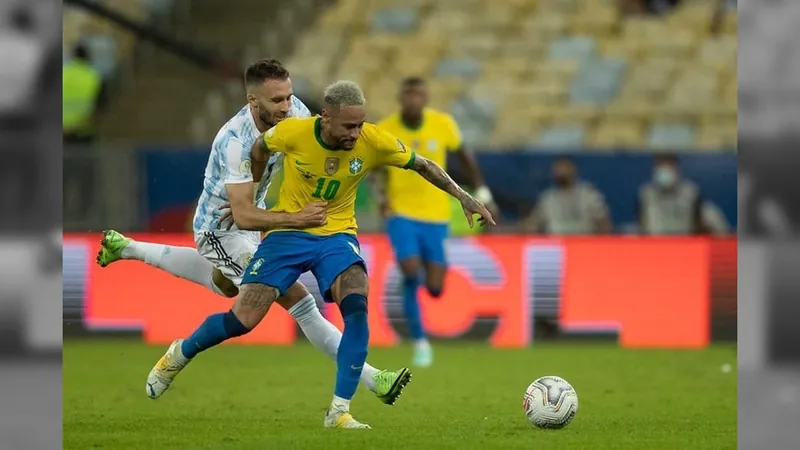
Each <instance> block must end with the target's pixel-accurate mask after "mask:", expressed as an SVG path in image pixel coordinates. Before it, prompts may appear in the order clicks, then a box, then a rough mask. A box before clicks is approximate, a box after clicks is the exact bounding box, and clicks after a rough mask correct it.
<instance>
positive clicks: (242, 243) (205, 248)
mask: <svg viewBox="0 0 800 450" xmlns="http://www.w3.org/2000/svg"><path fill="white" fill-rule="evenodd" d="M194 242H195V244H197V251H198V252H199V253H200V254H201V255H203V257H204V258H205V259H207V260H209V261H211V263H212V264H214V267H216V268H218V269H219V270H220V271H221V272H222V274H223V275H225V277H226V278H228V279H229V280H231V281H233V284H235V285H236V287H239V286H240V285H241V284H242V276H244V271H245V269H247V266H248V265H249V264H250V260H251V259H252V258H253V254H255V252H256V249H258V244H260V243H261V233H259V232H258V231H201V232H200V233H198V234H196V235H195V236H194Z"/></svg>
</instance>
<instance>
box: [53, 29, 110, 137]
mask: <svg viewBox="0 0 800 450" xmlns="http://www.w3.org/2000/svg"><path fill="white" fill-rule="evenodd" d="M62 80H63V83H64V88H63V91H62V98H63V104H64V107H63V116H62V126H63V130H64V143H65V144H82V143H91V142H93V141H94V138H95V115H96V114H97V112H98V107H99V106H100V104H101V99H102V92H103V76H102V74H101V73H100V71H98V70H97V69H95V68H94V66H92V62H91V58H90V56H89V49H88V48H87V47H86V46H85V45H83V44H78V45H77V46H76V47H75V50H74V52H73V54H72V58H71V60H70V61H68V62H67V63H65V64H64V68H63V73H62Z"/></svg>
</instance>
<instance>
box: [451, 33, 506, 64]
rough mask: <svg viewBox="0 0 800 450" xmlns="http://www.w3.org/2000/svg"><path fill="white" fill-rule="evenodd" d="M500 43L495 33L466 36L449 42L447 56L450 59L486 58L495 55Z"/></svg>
mask: <svg viewBox="0 0 800 450" xmlns="http://www.w3.org/2000/svg"><path fill="white" fill-rule="evenodd" d="M499 47H500V41H499V40H498V38H497V35H496V34H495V33H476V34H467V36H464V37H463V38H456V39H452V40H451V41H450V44H449V46H448V54H449V55H450V56H452V57H456V58H458V57H472V58H480V59H484V58H488V57H490V56H492V55H494V54H496V52H497V50H498V48H499Z"/></svg>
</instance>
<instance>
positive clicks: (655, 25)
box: [622, 17, 673, 42]
mask: <svg viewBox="0 0 800 450" xmlns="http://www.w3.org/2000/svg"><path fill="white" fill-rule="evenodd" d="M670 31H673V30H670V29H669V28H668V27H667V25H666V23H665V22H664V21H663V20H661V19H659V18H652V17H647V18H638V17H637V18H629V19H627V20H625V21H624V22H623V25H622V37H623V38H624V39H631V40H639V41H644V42H650V41H653V40H657V39H661V38H664V37H668V36H669V33H670Z"/></svg>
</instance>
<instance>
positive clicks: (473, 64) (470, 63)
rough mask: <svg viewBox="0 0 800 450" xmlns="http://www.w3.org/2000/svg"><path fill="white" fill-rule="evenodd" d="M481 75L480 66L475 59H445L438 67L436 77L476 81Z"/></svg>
mask: <svg viewBox="0 0 800 450" xmlns="http://www.w3.org/2000/svg"><path fill="white" fill-rule="evenodd" d="M479 74H480V64H479V63H478V61H475V60H474V59H465V58H456V59H444V60H442V61H439V64H437V65H436V76H437V77H440V78H448V77H459V78H468V79H474V78H476V77H477V76H478V75H479Z"/></svg>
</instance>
